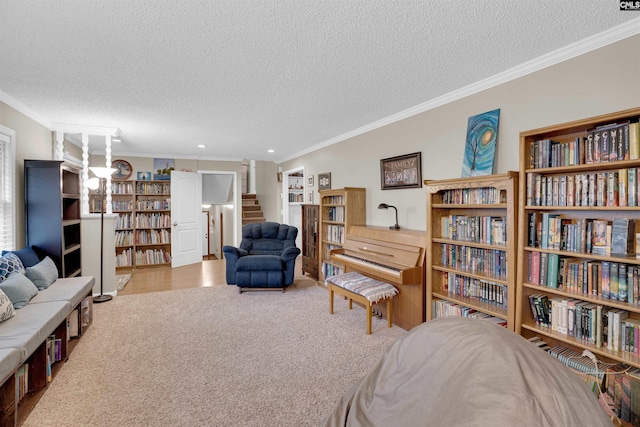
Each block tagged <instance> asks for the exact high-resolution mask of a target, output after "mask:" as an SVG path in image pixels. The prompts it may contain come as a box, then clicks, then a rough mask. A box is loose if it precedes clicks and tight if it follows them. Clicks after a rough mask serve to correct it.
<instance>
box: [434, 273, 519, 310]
mask: <svg viewBox="0 0 640 427" xmlns="http://www.w3.org/2000/svg"><path fill="white" fill-rule="evenodd" d="M440 274H441V280H440V289H442V291H443V292H448V293H450V294H452V295H460V296H463V297H466V298H471V299H475V300H478V301H480V302H484V303H487V304H491V305H494V306H497V307H502V308H507V302H508V300H509V299H508V290H509V287H508V286H507V285H504V284H501V283H494V282H489V281H486V280H480V279H476V278H474V277H467V276H462V275H460V274H456V273H450V272H448V271H442V272H441V273H440Z"/></svg>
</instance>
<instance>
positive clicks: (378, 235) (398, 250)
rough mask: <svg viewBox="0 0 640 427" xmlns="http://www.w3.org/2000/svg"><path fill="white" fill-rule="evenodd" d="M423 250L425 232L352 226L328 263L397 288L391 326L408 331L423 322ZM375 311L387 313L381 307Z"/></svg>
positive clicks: (333, 251)
mask: <svg viewBox="0 0 640 427" xmlns="http://www.w3.org/2000/svg"><path fill="white" fill-rule="evenodd" d="M425 248H426V232H424V231H416V230H405V229H400V230H390V229H389V228H387V227H372V226H352V227H351V228H350V229H349V231H348V233H347V235H346V236H345V241H344V245H343V246H342V248H339V249H334V250H332V251H331V260H332V261H334V262H335V263H339V264H341V265H342V266H344V270H345V272H349V271H357V272H359V273H361V274H364V275H366V276H369V277H373V278H376V279H379V280H382V281H385V282H388V283H391V284H392V285H394V286H395V287H396V288H398V295H397V296H396V297H395V298H394V299H393V323H395V324H396V325H398V326H400V327H401V328H403V329H406V330H409V329H411V328H413V327H414V326H417V325H419V324H420V323H422V322H424V321H425V275H424V274H425V273H424V261H425ZM376 309H377V310H378V311H380V312H382V313H385V312H386V307H384V306H383V305H381V306H379V307H376ZM385 315H386V314H385Z"/></svg>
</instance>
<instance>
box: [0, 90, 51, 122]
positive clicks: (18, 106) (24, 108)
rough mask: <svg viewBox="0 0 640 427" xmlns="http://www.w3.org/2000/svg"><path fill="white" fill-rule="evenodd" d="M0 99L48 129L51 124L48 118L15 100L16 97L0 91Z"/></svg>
mask: <svg viewBox="0 0 640 427" xmlns="http://www.w3.org/2000/svg"><path fill="white" fill-rule="evenodd" d="M0 101H2V102H4V103H5V104H7V105H8V106H9V107H11V108H13V109H14V110H16V111H18V112H20V113H22V114H24V115H25V116H27V117H29V118H30V119H31V120H35V121H36V122H38V123H40V124H41V125H42V126H44V127H46V128H47V129H49V127H50V126H51V120H48V119H46V118H44V117H42V116H40V115H39V114H38V113H36V112H35V111H33V110H32V109H31V108H29V107H27V106H26V105H24V104H23V103H21V102H19V101H17V100H16V99H14V98H12V97H11V96H9V95H7V94H6V93H4V92H2V91H0Z"/></svg>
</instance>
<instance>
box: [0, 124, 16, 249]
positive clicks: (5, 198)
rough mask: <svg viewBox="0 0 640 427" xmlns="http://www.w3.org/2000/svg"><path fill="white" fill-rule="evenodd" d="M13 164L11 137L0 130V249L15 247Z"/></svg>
mask: <svg viewBox="0 0 640 427" xmlns="http://www.w3.org/2000/svg"><path fill="white" fill-rule="evenodd" d="M14 165H15V159H14V151H13V146H12V144H11V138H10V137H9V135H6V134H4V133H3V132H0V250H2V249H6V250H13V249H15V247H14V246H15V226H14V224H15V221H14V216H15V215H14V208H15V194H14V186H13V177H14V173H13V171H14Z"/></svg>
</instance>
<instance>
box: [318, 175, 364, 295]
mask: <svg viewBox="0 0 640 427" xmlns="http://www.w3.org/2000/svg"><path fill="white" fill-rule="evenodd" d="M319 193H320V263H319V265H320V280H321V282H322V283H324V279H325V278H327V277H329V276H334V275H336V274H342V273H344V265H342V264H340V263H338V262H336V261H333V260H331V259H330V252H331V250H332V249H339V248H341V247H342V245H343V243H344V238H345V235H346V234H347V233H348V232H349V228H350V227H351V226H352V225H365V223H366V215H367V214H366V189H365V188H356V187H345V188H341V189H332V190H320V192H319Z"/></svg>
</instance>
